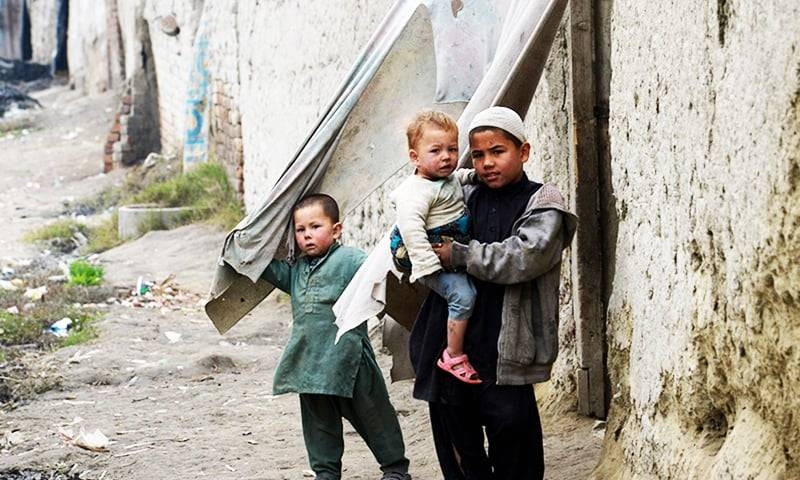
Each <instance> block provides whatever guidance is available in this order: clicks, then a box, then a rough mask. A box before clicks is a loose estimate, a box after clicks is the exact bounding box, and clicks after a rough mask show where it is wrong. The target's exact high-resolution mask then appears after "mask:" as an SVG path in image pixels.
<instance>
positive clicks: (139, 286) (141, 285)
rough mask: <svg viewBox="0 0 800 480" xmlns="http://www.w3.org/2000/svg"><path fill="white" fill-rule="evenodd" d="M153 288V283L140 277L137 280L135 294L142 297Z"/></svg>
mask: <svg viewBox="0 0 800 480" xmlns="http://www.w3.org/2000/svg"><path fill="white" fill-rule="evenodd" d="M151 288H153V282H147V281H145V280H144V278H143V277H139V279H138V280H136V290H134V292H133V294H134V295H139V296H141V295H144V294H145V293H147V292H149V291H150V289H151Z"/></svg>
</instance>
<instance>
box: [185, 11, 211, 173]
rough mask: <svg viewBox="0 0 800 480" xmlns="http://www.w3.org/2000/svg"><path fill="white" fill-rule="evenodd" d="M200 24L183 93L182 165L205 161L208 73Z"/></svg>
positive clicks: (205, 48)
mask: <svg viewBox="0 0 800 480" xmlns="http://www.w3.org/2000/svg"><path fill="white" fill-rule="evenodd" d="M204 27H205V25H204V24H202V25H201V26H200V28H199V29H198V32H197V37H196V39H195V42H194V61H193V62H192V70H191V72H190V73H189V90H188V91H187V92H186V130H185V135H184V139H183V168H184V170H187V169H188V168H190V167H191V166H192V165H195V164H197V163H202V162H205V161H207V160H208V118H209V110H210V109H209V106H210V105H209V91H210V89H209V74H208V66H207V63H206V62H207V59H208V36H207V35H206V32H205V30H206V29H205V28H204Z"/></svg>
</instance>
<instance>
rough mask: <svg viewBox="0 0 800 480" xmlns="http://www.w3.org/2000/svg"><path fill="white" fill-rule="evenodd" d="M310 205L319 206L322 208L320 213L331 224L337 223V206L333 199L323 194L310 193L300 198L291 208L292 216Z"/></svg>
mask: <svg viewBox="0 0 800 480" xmlns="http://www.w3.org/2000/svg"><path fill="white" fill-rule="evenodd" d="M311 205H319V206H320V207H322V212H323V213H324V214H325V216H326V217H328V218H330V219H331V221H332V222H333V223H339V204H338V203H336V200H334V199H333V197H331V196H330V195H326V194H324V193H312V194H311V195H306V196H305V197H303V198H301V199H300V201H299V202H297V203H295V204H294V207H292V215H294V212H296V211H298V210H300V209H301V208H305V207H310V206H311Z"/></svg>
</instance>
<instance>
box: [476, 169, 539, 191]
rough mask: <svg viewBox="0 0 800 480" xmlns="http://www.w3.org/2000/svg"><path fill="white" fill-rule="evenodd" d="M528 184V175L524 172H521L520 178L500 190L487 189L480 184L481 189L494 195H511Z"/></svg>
mask: <svg viewBox="0 0 800 480" xmlns="http://www.w3.org/2000/svg"><path fill="white" fill-rule="evenodd" d="M528 182H529V180H528V174H526V173H525V172H524V171H523V172H522V176H521V177H520V178H519V180H517V181H516V182H514V183H509V184H508V185H503V186H502V187H500V188H489V187H487V186H486V185H485V184H482V187H484V188H486V190H488V191H489V192H492V193H493V194H495V195H506V194H513V193H516V192H519V191H520V190H521V189H522V188H523V187H524V186H525V185H527V184H528Z"/></svg>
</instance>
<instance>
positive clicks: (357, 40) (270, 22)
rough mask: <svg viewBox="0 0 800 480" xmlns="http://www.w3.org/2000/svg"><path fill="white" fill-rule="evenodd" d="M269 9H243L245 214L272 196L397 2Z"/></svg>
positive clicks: (337, 0)
mask: <svg viewBox="0 0 800 480" xmlns="http://www.w3.org/2000/svg"><path fill="white" fill-rule="evenodd" d="M268 3H270V4H271V5H263V2H262V5H259V6H258V7H251V8H250V9H249V11H248V10H246V9H245V7H244V5H240V7H239V9H240V11H239V27H238V30H239V45H240V47H239V48H240V56H239V65H240V68H239V72H240V76H241V77H240V79H241V98H242V101H241V102H240V108H241V114H242V138H243V140H244V144H245V149H244V154H245V162H244V178H245V195H244V198H245V203H246V206H247V208H248V209H252V208H254V207H255V206H257V205H258V203H259V200H260V199H261V198H263V197H264V195H265V194H266V193H267V192H268V191H269V188H270V187H271V186H272V184H273V183H274V182H275V180H276V179H277V176H278V175H279V174H280V173H281V171H282V170H283V167H284V166H285V165H286V163H287V162H288V161H289V159H290V158H291V156H292V155H293V154H294V152H295V151H296V150H297V149H298V147H299V146H300V144H301V142H302V141H303V140H304V138H305V136H306V135H307V134H308V131H309V129H310V127H311V126H312V125H313V124H314V122H315V121H316V120H317V118H318V117H319V115H320V113H321V112H322V109H323V108H325V106H326V105H327V103H328V101H330V99H331V97H332V95H333V93H334V91H335V89H336V87H337V86H338V85H339V83H340V82H341V81H342V79H343V77H344V74H345V73H346V72H347V70H348V69H349V67H350V65H351V64H352V62H353V61H354V60H355V58H356V57H357V55H358V53H359V52H360V50H361V48H362V47H363V46H364V44H365V43H366V42H367V40H368V39H369V37H370V36H371V35H372V33H373V31H374V30H375V27H376V25H377V24H378V23H379V22H380V20H381V19H382V18H383V16H384V15H385V14H386V12H387V11H388V10H389V6H390V5H391V4H392V3H393V2H392V1H391V0H372V1H366V0H331V1H327V2H300V3H298V2H268Z"/></svg>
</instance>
